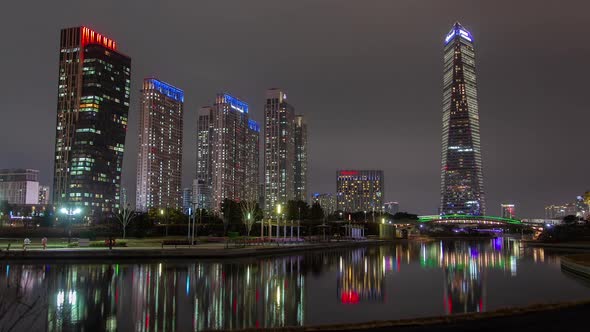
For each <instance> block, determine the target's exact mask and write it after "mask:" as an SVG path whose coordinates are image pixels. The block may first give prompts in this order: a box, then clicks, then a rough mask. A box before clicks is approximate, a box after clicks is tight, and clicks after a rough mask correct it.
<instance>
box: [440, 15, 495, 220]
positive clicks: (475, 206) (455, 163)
mask: <svg viewBox="0 0 590 332" xmlns="http://www.w3.org/2000/svg"><path fill="white" fill-rule="evenodd" d="M442 119H443V133H442V163H441V201H440V213H441V214H469V215H484V214H485V195H484V189H483V174H482V159H481V144H480V129H479V110H478V99H477V83H476V76H475V50H474V47H473V37H472V35H471V33H470V32H469V31H467V30H466V29H465V28H463V27H462V26H461V24H459V23H455V24H454V25H453V28H452V29H451V31H450V32H449V33H448V34H447V36H446V38H445V47H444V75H443V117H442Z"/></svg>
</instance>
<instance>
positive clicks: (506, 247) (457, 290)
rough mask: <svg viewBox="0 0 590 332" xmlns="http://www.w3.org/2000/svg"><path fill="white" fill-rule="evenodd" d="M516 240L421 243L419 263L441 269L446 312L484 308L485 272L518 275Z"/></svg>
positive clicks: (517, 245)
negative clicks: (491, 271)
mask: <svg viewBox="0 0 590 332" xmlns="http://www.w3.org/2000/svg"><path fill="white" fill-rule="evenodd" d="M522 254H523V253H522V248H521V247H520V245H519V242H517V241H515V240H513V239H510V238H495V239H491V240H489V241H440V242H437V243H436V245H435V244H422V245H421V248H420V264H421V265H422V266H423V267H425V268H429V267H437V268H441V269H442V271H443V273H444V295H443V301H444V306H445V310H446V312H447V313H448V314H453V313H465V312H481V311H485V310H486V309H485V303H486V275H487V272H488V271H489V270H490V269H491V270H499V271H504V272H505V273H509V274H510V275H511V276H516V275H517V259H518V258H520V257H521V256H522Z"/></svg>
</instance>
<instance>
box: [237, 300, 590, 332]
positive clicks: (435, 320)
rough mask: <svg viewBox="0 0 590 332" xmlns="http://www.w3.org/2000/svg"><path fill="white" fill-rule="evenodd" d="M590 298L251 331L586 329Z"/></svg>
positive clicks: (244, 331)
mask: <svg viewBox="0 0 590 332" xmlns="http://www.w3.org/2000/svg"><path fill="white" fill-rule="evenodd" d="M588 312H590V301H584V302H569V303H558V304H540V305H531V306H527V307H520V308H505V309H500V310H495V311H489V312H483V313H467V314H455V315H450V316H441V317H428V318H419V319H403V320H392V321H375V322H366V323H358V324H336V325H318V326H308V327H286V328H272V329H264V328H263V329H260V328H257V329H244V330H238V331H239V332H250V331H252V332H253V331H283V332H290V331H309V332H311V331H359V332H361V331H392V330H395V331H398V332H400V331H401V332H422V331H424V332H427V331H449V332H461V331H490V332H491V331H493V332H496V331H580V332H581V331H587V330H588V323H587V316H588Z"/></svg>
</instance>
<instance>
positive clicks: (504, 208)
mask: <svg viewBox="0 0 590 332" xmlns="http://www.w3.org/2000/svg"><path fill="white" fill-rule="evenodd" d="M500 207H501V212H502V213H501V214H500V216H502V218H509V219H514V218H515V217H516V206H515V205H514V204H502V205H501V206H500Z"/></svg>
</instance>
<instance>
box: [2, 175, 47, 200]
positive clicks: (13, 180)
mask: <svg viewBox="0 0 590 332" xmlns="http://www.w3.org/2000/svg"><path fill="white" fill-rule="evenodd" d="M39 193H40V191H39V171H38V170H36V169H1V170H0V202H2V201H6V202H7V203H8V204H14V205H33V204H41V203H39Z"/></svg>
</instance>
